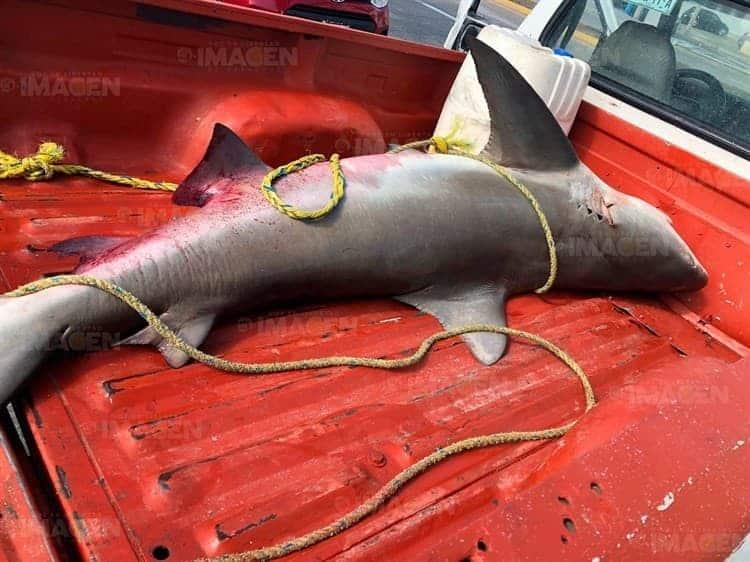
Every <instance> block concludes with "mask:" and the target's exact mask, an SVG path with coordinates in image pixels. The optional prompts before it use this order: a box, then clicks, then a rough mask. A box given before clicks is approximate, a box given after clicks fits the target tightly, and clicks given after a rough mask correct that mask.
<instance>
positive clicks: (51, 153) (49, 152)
mask: <svg viewBox="0 0 750 562" xmlns="http://www.w3.org/2000/svg"><path fill="white" fill-rule="evenodd" d="M64 157H65V149H64V148H63V147H62V146H60V145H59V144H57V143H54V142H43V143H42V144H40V145H39V149H38V150H37V151H36V154H32V155H31V156H27V157H25V158H18V157H16V156H13V155H12V154H7V153H5V152H3V151H2V150H0V180H4V179H14V178H23V179H26V180H29V181H43V180H48V179H51V178H52V176H54V175H55V174H66V175H68V176H87V177H90V178H94V179H97V180H101V181H106V182H110V183H117V184H121V185H127V186H129V187H135V188H138V189H158V190H162V191H174V190H175V189H177V187H178V184H176V183H170V182H165V181H149V180H143V179H139V178H134V177H131V176H126V175H122V174H110V173H108V172H102V171H99V170H93V169H91V168H87V167H86V166H80V165H78V164H60V162H62V160H63V158H64Z"/></svg>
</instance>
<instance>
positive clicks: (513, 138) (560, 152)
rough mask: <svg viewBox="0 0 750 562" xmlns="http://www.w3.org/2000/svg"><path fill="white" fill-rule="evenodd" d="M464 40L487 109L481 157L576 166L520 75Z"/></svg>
mask: <svg viewBox="0 0 750 562" xmlns="http://www.w3.org/2000/svg"><path fill="white" fill-rule="evenodd" d="M467 41H468V43H469V46H470V49H471V56H472V58H473V59H474V64H475V65H476V69H477V77H478V78H479V83H480V84H481V86H482V91H483V92H484V97H485V99H486V101H487V107H488V108H489V110H490V123H491V124H490V140H489V142H488V143H487V146H485V147H484V152H483V154H484V155H485V156H487V157H488V158H490V159H491V160H493V161H495V162H497V163H499V164H502V165H503V166H508V167H509V168H520V169H526V170H562V169H568V168H573V167H575V166H577V165H578V162H579V160H578V156H576V153H575V151H574V150H573V146H572V145H571V144H570V141H569V140H568V137H567V136H565V133H563V130H562V129H561V128H560V125H559V124H558V123H557V121H556V120H555V117H554V116H553V115H552V113H551V112H550V110H549V109H548V108H547V105H546V104H545V103H544V101H542V99H541V98H540V97H539V95H537V93H536V92H535V91H534V89H533V88H532V87H531V86H530V85H529V83H528V82H526V80H525V79H524V78H523V76H521V74H519V72H518V71H517V70H516V69H515V68H514V67H513V65H511V64H510V63H509V62H508V61H507V60H505V59H504V58H503V57H502V56H500V54H498V53H497V51H495V50H494V49H492V48H491V47H489V46H488V45H486V44H485V43H483V42H482V41H480V40H479V39H476V38H467Z"/></svg>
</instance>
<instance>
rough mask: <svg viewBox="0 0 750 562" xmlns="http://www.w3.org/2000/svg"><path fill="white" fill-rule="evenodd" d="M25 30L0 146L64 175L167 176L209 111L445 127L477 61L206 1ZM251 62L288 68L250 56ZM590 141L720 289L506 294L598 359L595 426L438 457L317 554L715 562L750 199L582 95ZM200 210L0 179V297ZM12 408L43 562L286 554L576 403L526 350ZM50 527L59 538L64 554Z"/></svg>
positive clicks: (184, 383)
mask: <svg viewBox="0 0 750 562" xmlns="http://www.w3.org/2000/svg"><path fill="white" fill-rule="evenodd" d="M178 8H179V9H180V10H182V12H179V11H175V10H176V9H178ZM5 14H6V16H5V17H4V18H3V20H2V22H0V30H1V32H0V37H2V39H1V41H2V43H3V47H4V53H5V56H3V57H1V58H0V86H2V88H3V90H4V93H2V94H0V95H2V102H3V103H2V106H1V107H0V117H2V123H3V127H2V128H1V129H0V148H1V149H3V150H5V151H10V150H12V151H15V152H17V153H19V154H26V153H31V152H34V151H35V149H36V145H37V143H38V142H39V141H40V140H46V139H50V140H55V141H57V142H61V143H62V144H64V145H65V146H66V147H67V149H68V153H69V156H68V161H70V162H80V163H84V164H86V165H89V166H91V167H94V168H98V169H104V170H108V171H117V172H124V173H129V174H132V175H135V176H139V177H147V178H153V179H164V180H171V181H179V180H180V179H181V178H182V177H184V176H185V174H186V173H187V172H188V171H189V170H190V169H191V167H192V166H193V165H194V164H195V163H196V162H197V160H198V159H199V158H200V156H201V155H202V151H203V149H204V147H205V145H206V143H207V141H208V139H209V136H210V131H211V129H212V127H213V124H214V123H215V122H223V123H225V124H227V125H229V126H231V127H232V128H233V129H235V130H237V131H239V132H240V134H241V135H242V136H243V137H244V138H245V139H246V140H247V141H248V142H249V143H250V144H251V145H252V146H254V147H255V148H256V149H257V150H258V151H259V152H260V153H261V155H262V156H263V157H264V159H265V160H266V161H268V162H270V163H272V164H278V163H282V162H286V161H288V160H291V159H293V158H296V157H298V156H299V155H301V154H304V153H309V152H316V151H321V152H325V153H330V152H331V151H334V150H336V151H339V152H341V153H343V154H344V155H351V154H361V153H367V152H377V151H381V150H383V149H384V147H385V146H386V144H387V143H390V142H406V141H408V140H413V139H416V138H425V137H427V136H429V135H430V133H431V131H432V128H433V126H434V123H435V121H436V118H437V114H438V112H439V110H440V107H441V105H442V101H443V99H444V97H445V95H446V93H447V90H448V88H449V86H450V84H451V81H452V79H453V77H454V76H455V73H456V71H457V69H458V65H459V63H460V60H461V56H460V55H458V54H457V53H452V52H448V51H442V50H437V49H432V48H427V47H422V46H417V45H413V44H409V43H405V42H400V41H396V40H393V39H386V38H381V37H375V36H369V35H365V34H360V33H356V32H352V31H348V30H344V29H334V28H330V27H327V26H323V25H319V24H315V23H311V22H302V21H296V20H288V19H284V18H281V17H277V16H275V15H273V14H264V13H256V12H253V11H251V10H243V9H239V8H233V7H229V6H222V5H219V4H215V3H211V2H199V1H197V0H196V1H192V2H184V1H179V2H178V1H176V0H173V1H159V2H148V3H147V4H143V3H141V4H136V3H133V2H129V1H126V0H115V1H112V2H107V3H106V4H101V3H98V2H93V1H87V0H59V1H56V2H41V1H40V2H20V1H12V0H11V1H9V2H6V10H5ZM29 29H33V30H34V33H33V34H32V33H30V32H29V31H28V30H29ZM222 48H225V49H229V50H228V51H221V49H222ZM235 49H239V52H240V53H241V54H243V56H244V55H247V53H250V52H251V51H250V50H251V49H256V50H255V51H252V53H255V54H253V57H254V56H255V55H257V53H258V52H261V53H263V55H262V56H263V57H270V58H263V61H264V62H263V63H262V64H258V65H254V64H250V63H247V60H248V59H250V60H253V61H257V60H258V59H255V58H252V57H246V58H245V62H246V63H247V64H243V63H241V62H237V61H236V60H235V62H234V63H233V64H229V62H230V61H231V57H232V56H233V55H232V53H234V52H235V51H234V50H235ZM257 49H260V51H257ZM222 52H226V53H228V54H227V56H228V57H230V58H227V59H222V56H223V55H222V54H221V53H222ZM9 53H12V56H8V54H9ZM207 53H209V54H210V57H213V58H211V59H210V60H211V62H210V63H209V62H206V61H207V59H206V58H205V57H206V54H207ZM282 55H283V60H284V61H285V62H284V63H283V64H282V63H281V62H279V61H280V60H281V58H279V57H280V56H282ZM222 60H226V61H228V62H227V64H223V62H222ZM269 61H271V62H269ZM273 61H276V62H273ZM32 80H33V81H32ZM45 80H46V82H45ZM29 84H32V86H33V88H32V89H29ZM39 84H41V86H40V85H39ZM45 84H46V85H45ZM81 84H84V85H85V87H86V88H89V90H88V95H86V96H77V95H76V93H75V92H76V90H75V88H79V87H81ZM91 88H99V89H98V90H92V89H91ZM93 91H99V92H102V93H101V94H100V95H97V94H92V92H93ZM572 139H573V141H574V143H575V146H576V148H577V150H578V152H579V154H580V155H581V157H582V159H583V160H584V161H585V162H586V163H587V164H588V165H589V166H590V167H592V168H593V169H594V170H595V171H596V172H597V173H599V174H600V175H601V176H602V177H603V178H605V179H606V181H607V182H608V183H610V184H611V185H613V186H614V187H616V188H618V189H621V190H623V191H626V192H628V193H632V194H635V195H638V196H640V197H643V198H644V199H646V200H648V201H650V202H652V203H654V204H657V205H658V206H660V207H661V208H662V209H663V210H665V211H666V212H667V213H668V214H670V216H671V217H672V219H673V220H674V223H675V225H676V227H677V229H678V230H679V231H680V232H681V233H682V234H683V235H684V237H685V238H686V239H687V240H688V242H689V243H690V244H691V246H692V247H693V248H694V249H695V251H696V254H697V255H698V257H699V258H700V259H701V261H702V262H703V263H704V264H705V265H706V266H707V268H708V269H709V272H710V274H711V281H710V284H709V286H708V288H707V289H705V290H704V291H702V292H701V293H700V294H694V295H683V296H680V297H679V298H674V297H671V298H663V299H660V298H655V297H645V296H632V295H615V296H611V295H605V294H585V293H576V294H572V293H561V292H554V293H552V294H550V295H547V296H536V295H534V296H531V295H529V296H521V297H518V298H515V299H513V300H512V301H511V302H510V304H509V309H508V312H509V324H510V325H511V326H513V327H515V328H519V329H524V330H529V331H532V332H535V333H537V334H540V335H542V336H544V337H545V338H548V339H550V340H552V341H553V342H555V343H557V344H558V345H560V346H561V347H563V348H564V349H566V350H567V351H568V352H569V353H570V354H572V355H573V356H574V357H575V358H576V359H577V360H579V362H580V363H581V365H582V366H583V367H584V369H585V370H586V372H587V373H588V374H589V375H590V377H591V379H592V382H593V385H594V388H595V390H596V393H597V397H598V399H599V405H598V406H597V407H596V409H595V410H594V411H593V412H591V413H590V414H588V415H587V416H586V417H585V418H584V420H583V421H582V422H581V423H580V424H579V425H578V426H577V427H576V428H575V429H574V430H573V431H572V432H571V433H570V434H568V435H567V436H566V437H565V438H563V439H560V440H557V441H551V442H536V443H524V444H518V445H509V446H503V447H497V448H494V449H488V450H483V451H476V452H472V453H467V454H464V455H461V456H460V457H456V458H453V459H450V460H448V461H446V462H445V463H443V464H441V465H439V466H437V467H435V468H433V469H432V470H430V471H429V472H428V473H427V474H425V475H424V476H421V477H420V478H419V479H418V480H416V481H414V482H413V483H411V484H409V485H408V486H407V487H406V488H405V489H404V490H403V491H402V493H400V494H399V495H398V496H397V497H396V498H394V499H393V500H391V501H390V502H389V503H388V504H387V505H386V507H385V508H383V509H381V510H380V511H379V512H378V513H377V514H375V515H374V516H372V517H370V518H369V519H367V520H366V521H364V522H363V523H362V524H360V525H358V526H356V527H355V528H353V529H351V530H349V531H347V532H345V533H343V534H342V535H340V536H338V537H336V538H333V539H330V540H328V541H325V542H323V543H321V544H320V545H318V546H315V547H313V548H311V549H309V550H308V551H305V552H302V553H299V554H297V555H295V556H296V558H297V559H300V560H301V559H323V558H336V559H358V560H363V559H376V560H387V559H393V560H427V559H430V560H451V561H458V560H469V559H470V560H474V561H481V560H503V561H511V560H530V561H537V560H596V559H598V560H620V559H626V560H676V559H679V560H722V559H724V557H726V555H727V554H728V553H729V552H730V551H731V550H732V548H733V547H734V546H735V545H736V544H737V543H738V542H739V541H740V540H741V539H742V537H744V536H745V534H747V532H748V531H750V486H748V484H750V471H749V470H748V469H747V467H748V466H750V446H748V445H746V443H747V441H748V440H750V418H748V416H747V412H748V411H750V389H748V385H747V380H748V377H749V376H750V359H747V358H746V357H747V356H748V354H749V353H748V348H747V347H746V346H747V345H748V344H750V322H749V321H748V318H747V313H746V310H747V306H748V305H747V303H746V302H745V301H746V299H747V293H748V282H747V279H748V274H747V269H748V265H750V236H749V235H748V231H747V226H746V225H747V222H748V220H749V219H750V210H749V209H748V205H749V203H750V182H748V181H747V180H743V179H740V178H737V177H735V176H732V175H731V174H728V173H726V172H723V171H722V170H721V169H719V168H717V167H715V166H714V165H712V164H711V163H707V162H703V161H701V160H700V159H699V158H696V157H694V156H691V155H689V154H687V153H685V152H683V151H681V150H678V149H676V148H674V147H671V146H669V145H668V144H665V143H662V142H661V141H658V140H656V139H655V138H653V137H651V136H650V135H648V134H647V133H645V132H643V131H641V130H639V129H637V128H636V127H634V126H633V125H631V124H627V123H624V122H621V121H618V120H617V119H615V118H614V117H612V116H611V115H609V114H607V113H606V112H605V111H603V110H601V109H597V108H595V107H592V106H590V105H587V104H584V106H583V107H582V110H581V113H580V117H579V120H578V122H577V124H576V126H575V128H574V130H573V132H572ZM185 212H192V209H189V208H184V207H174V206H172V205H171V203H170V200H169V195H168V194H164V193H154V192H143V191H135V190H129V189H126V188H123V189H120V188H117V187H113V186H110V185H106V184H100V183H96V182H92V181H89V180H83V179H75V178H61V179H56V180H54V181H51V182H48V183H21V182H2V183H0V232H1V233H2V237H0V252H2V253H1V254H0V274H2V275H0V285H1V288H2V289H9V288H12V287H14V286H16V285H18V284H21V283H23V282H25V281H29V280H32V279H34V278H37V277H39V276H40V275H42V274H49V273H59V272H67V271H70V270H71V269H72V268H73V267H74V266H75V263H76V261H75V259H72V258H65V259H63V258H60V257H58V256H56V255H54V254H52V253H51V252H49V251H48V248H49V247H50V246H51V245H52V244H54V243H55V242H57V241H59V240H62V239H66V238H70V237H73V236H81V235H87V234H115V235H133V234H137V233H138V232H142V231H144V230H146V229H148V228H152V227H154V226H157V225H159V224H161V223H163V222H165V221H167V220H169V218H170V217H171V216H175V215H179V214H182V213H185ZM438 329H439V326H438V324H437V323H436V322H435V321H434V320H433V319H431V318H430V317H428V316H425V315H422V314H420V313H418V312H416V311H414V310H413V309H411V308H408V307H406V306H403V305H400V304H397V303H395V302H392V301H380V300H374V301H366V302H342V303H335V304H330V305H315V306H308V307H304V308H299V309H295V310H276V311H273V312H270V313H268V314H267V315H265V316H263V317H253V318H240V319H231V320H226V321H225V322H224V323H223V324H222V325H221V326H220V327H219V328H218V329H216V330H215V331H214V332H213V333H212V335H211V336H210V338H209V340H208V341H207V342H206V344H205V346H204V349H206V350H207V351H209V352H211V353H218V354H221V355H223V356H226V357H231V358H232V359H235V360H242V361H275V360H279V359H285V360H286V359H290V360H291V359H299V358H308V357H318V356H324V355H332V354H342V353H346V354H350V355H369V356H387V357H397V356H400V355H403V354H405V353H410V352H411V351H413V349H414V348H415V347H416V346H417V345H418V344H419V343H420V342H421V340H422V339H423V338H424V337H426V336H427V335H429V334H431V333H433V332H435V331H437V330H438ZM92 345H95V344H93V343H92ZM16 404H17V407H18V409H19V411H20V416H21V418H22V420H21V422H22V426H23V428H24V430H25V436H26V439H27V441H28V444H29V447H30V449H31V458H30V459H28V460H27V461H24V462H23V463H21V465H19V463H18V457H19V456H21V457H23V454H22V451H19V448H18V445H14V446H10V445H8V444H7V443H5V442H3V443H4V444H3V450H4V451H6V452H7V453H8V454H9V455H12V457H11V456H2V455H0V475H2V480H3V482H4V483H5V488H4V490H3V494H4V495H3V496H2V497H0V500H2V502H3V503H2V505H0V509H2V510H3V511H2V517H0V544H1V545H3V552H4V554H2V555H0V560H2V559H3V558H2V556H5V560H9V561H10V560H13V561H16V560H17V561H22V562H28V561H32V560H34V561H37V560H55V559H57V558H58V557H59V558H60V559H63V560H67V559H77V558H82V559H84V560H90V561H95V560H99V561H127V560H166V559H168V560H176V561H182V560H191V559H193V558H195V557H198V556H204V555H217V554H222V553H229V552H237V551H242V550H248V549H252V548H259V547H262V546H268V545H271V544H276V543H278V542H280V541H283V540H286V539H289V538H292V537H294V536H297V535H300V534H303V533H305V532H307V531H310V530H312V529H314V528H316V527H319V526H322V525H323V524H326V523H329V522H330V521H332V520H333V519H335V518H337V517H339V516H341V515H343V514H344V513H346V512H347V511H349V510H350V509H352V508H354V507H356V506H357V505H358V504H359V503H361V502H362V501H363V500H365V499H366V498H367V497H369V496H370V495H372V494H373V493H374V492H375V491H376V490H378V489H379V488H380V487H381V486H382V485H383V484H384V483H385V482H387V481H388V480H389V479H390V478H392V477H393V476H394V475H395V474H396V473H397V472H399V471H401V470H402V469H404V468H405V467H406V466H408V465H410V464H412V463H413V462H415V461H416V460H418V459H419V458H421V457H423V456H425V455H426V454H429V453H430V452H432V451H433V450H435V448H437V447H440V446H442V445H445V444H447V443H449V442H452V441H455V440H458V439H462V438H465V437H469V436H473V435H477V434H486V433H494V432H499V431H507V430H514V429H523V430H526V429H536V428H542V427H547V426H551V425H557V424H560V423H562V422H564V421H569V420H572V419H574V418H575V417H577V416H578V415H580V414H581V412H582V410H583V405H584V404H583V398H582V396H581V392H580V387H579V384H578V382H577V381H576V380H575V378H574V377H572V376H571V374H570V373H569V372H568V371H567V370H566V368H565V367H564V366H562V365H560V364H559V363H558V362H556V360H555V359H554V358H552V357H550V356H548V355H547V354H546V353H545V352H543V351H541V350H539V349H536V348H533V347H530V346H528V345H525V344H523V343H521V342H513V343H512V344H511V347H510V350H509V353H508V355H507V356H506V357H505V358H504V359H503V360H502V361H500V362H499V363H498V364H497V365H494V366H492V367H484V366H481V365H479V364H478V363H477V362H476V361H475V360H473V358H472V357H471V356H470V354H469V352H468V350H467V349H466V348H465V346H464V345H463V344H461V343H460V342H458V341H449V342H443V343H442V344H440V345H438V346H437V349H436V350H435V351H434V352H433V353H431V354H430V355H429V357H428V358H427V359H426V360H425V361H424V362H423V363H422V364H420V365H418V366H416V367H414V368H411V369H407V370H404V371H402V372H395V373H394V372H379V371H374V370H368V369H357V368H335V369H325V370H320V371H308V372H294V373H288V374H281V375H269V376H263V377H253V378H248V377H242V376H237V375H231V374H224V373H219V372H215V371H212V370H210V369H208V368H206V367H203V366H200V365H189V366H187V367H185V368H182V369H179V370H172V369H169V368H167V367H166V366H165V364H164V361H163V360H162V358H161V356H160V355H158V353H157V352H156V351H154V350H151V349H134V348H127V349H120V348H118V349H115V350H106V351H100V352H96V353H88V354H85V355H79V356H70V357H62V356H55V357H54V359H52V360H50V361H48V362H47V364H45V365H44V367H43V368H42V369H41V370H40V372H39V373H38V375H37V376H36V377H35V380H34V381H33V383H32V384H30V385H29V386H28V387H27V389H25V392H23V393H22V396H21V397H20V399H19V400H18V401H17V403H16ZM13 458H15V459H16V460H12V459H13ZM19 466H23V467H25V468H19ZM33 467H36V468H37V472H38V473H40V480H39V481H37V480H34V479H33V478H32V476H33V474H32V473H33V472H34V471H33V470H32V469H33ZM31 489H33V491H34V492H36V493H34V494H32V493H31V491H30V490H31ZM40 491H46V492H47V500H48V501H49V505H47V506H46V507H42V505H41V503H42V502H41V500H40V499H39V498H35V496H39V495H40V494H39V492H40ZM55 508H56V510H57V511H56V510H55ZM13 513H16V515H17V516H18V517H16V518H14V517H13V515H12V514H13ZM50 518H52V520H53V521H57V519H54V518H59V519H60V520H61V521H64V522H65V524H66V525H67V527H68V532H67V533H66V534H65V536H64V537H62V538H63V539H64V540H60V539H61V537H60V536H57V535H55V536H52V535H54V532H53V531H52V530H51V529H54V526H53V525H50ZM19 520H20V521H21V523H18V521H19ZM19 525H21V526H20V527H19ZM19 528H23V529H24V532H19V531H18V529H19Z"/></svg>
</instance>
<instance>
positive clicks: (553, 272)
mask: <svg viewBox="0 0 750 562" xmlns="http://www.w3.org/2000/svg"><path fill="white" fill-rule="evenodd" d="M466 146H468V144H467V143H463V142H461V141H457V140H455V139H453V138H450V137H432V138H431V139H428V140H423V141H416V142H411V143H408V144H405V145H402V146H399V147H398V148H395V149H393V150H392V151H391V152H402V151H404V150H411V149H414V150H420V149H435V150H437V151H438V152H440V153H442V154H453V155H455V156H463V157H464V158H470V159H471V160H476V161H477V162H481V163H482V164H485V165H487V166H489V167H490V168H492V169H493V170H495V172H497V173H498V174H499V175H500V176H502V177H503V178H505V180H506V181H507V182H508V183H509V184H511V185H512V186H513V187H515V188H516V189H517V190H518V191H520V192H521V194H522V195H523V196H524V197H525V198H526V200H527V201H528V202H529V204H530V205H531V208H532V209H533V210H534V213H535V214H536V216H537V219H539V224H540V225H541V227H542V231H543V232H544V239H545V242H546V243H547V252H548V255H549V275H548V276H547V281H546V282H545V283H544V285H542V286H541V287H539V288H538V289H536V290H535V292H536V293H546V292H547V291H549V290H550V289H551V288H552V285H554V284H555V279H557V267H558V266H557V250H556V248H555V239H554V237H553V235H552V228H550V225H549V221H548V220H547V217H546V215H545V214H544V211H543V210H542V206H541V205H540V204H539V201H538V200H537V198H536V197H534V194H533V193H531V191H529V188H528V187H526V186H525V185H524V184H523V183H521V182H520V181H518V180H517V179H516V178H515V177H514V176H513V174H511V173H510V171H509V170H508V169H507V168H505V167H504V166H501V165H500V164H497V163H496V162H493V161H492V160H490V159H489V158H485V157H484V156H481V155H479V154H472V153H471V152H467V151H466V150H465V147H466Z"/></svg>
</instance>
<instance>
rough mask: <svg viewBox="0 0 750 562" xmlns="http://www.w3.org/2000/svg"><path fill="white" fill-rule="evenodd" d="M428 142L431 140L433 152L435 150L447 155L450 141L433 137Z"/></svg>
mask: <svg viewBox="0 0 750 562" xmlns="http://www.w3.org/2000/svg"><path fill="white" fill-rule="evenodd" d="M430 140H432V146H434V147H435V150H437V151H438V152H439V153H440V154H448V151H449V150H450V148H451V146H450V141H449V140H448V139H447V138H446V137H440V136H437V135H435V136H434V137H432V139H430Z"/></svg>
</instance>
